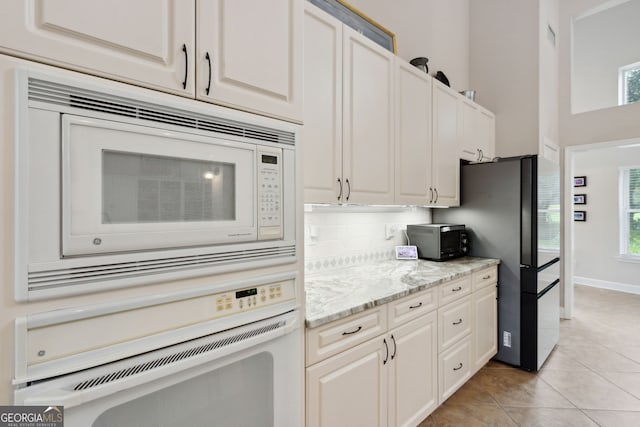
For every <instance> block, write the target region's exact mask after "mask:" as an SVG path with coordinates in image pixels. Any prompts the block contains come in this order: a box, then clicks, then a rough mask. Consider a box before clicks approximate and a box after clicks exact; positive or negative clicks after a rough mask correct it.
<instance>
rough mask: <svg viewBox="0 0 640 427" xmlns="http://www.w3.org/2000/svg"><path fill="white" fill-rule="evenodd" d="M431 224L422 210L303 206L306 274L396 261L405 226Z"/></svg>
mask: <svg viewBox="0 0 640 427" xmlns="http://www.w3.org/2000/svg"><path fill="white" fill-rule="evenodd" d="M430 222H431V210H430V209H428V208H421V207H382V206H381V207H376V206H320V205H305V214H304V250H305V255H304V260H305V273H307V274H312V273H316V272H318V271H321V270H327V269H334V268H340V267H347V266H351V265H357V264H363V263H368V262H375V261H379V260H383V259H391V258H395V247H396V246H397V245H404V244H406V243H407V238H406V236H405V233H404V230H405V229H406V225H407V224H424V223H430Z"/></svg>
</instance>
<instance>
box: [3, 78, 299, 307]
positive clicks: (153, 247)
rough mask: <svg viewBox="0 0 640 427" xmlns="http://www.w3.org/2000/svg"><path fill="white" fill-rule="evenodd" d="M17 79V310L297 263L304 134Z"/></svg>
mask: <svg viewBox="0 0 640 427" xmlns="http://www.w3.org/2000/svg"><path fill="white" fill-rule="evenodd" d="M76 76H77V75H75V74H71V73H69V74H66V73H64V72H62V71H61V72H59V73H55V74H44V73H40V72H36V71H33V70H30V69H22V70H18V71H17V72H16V74H15V84H16V94H17V96H16V111H17V117H16V121H17V124H18V132H16V135H17V137H16V141H15V148H16V160H17V161H16V197H17V200H16V206H17V211H16V216H15V217H16V226H15V247H16V254H17V256H16V265H15V272H16V273H15V274H16V277H15V287H16V289H15V290H16V292H15V295H16V300H18V301H25V300H37V299H43V298H51V297H60V296H64V295H69V294H78V293H85V292H95V291H100V290H105V289H111V288H118V287H126V286H133V285H140V284H145V283H151V282H158V281H161V280H174V279H178V278H184V277H189V276H195V275H206V274H212V273H221V272H228V271H233V270H244V269H249V268H258V267H265V266H271V265H276V264H285V263H293V262H295V261H296V246H295V221H296V219H295V217H296V209H295V157H296V154H295V145H296V137H297V131H298V126H295V125H293V124H289V123H284V122H280V121H277V120H272V119H268V118H263V117H258V116H255V115H252V114H247V113H243V112H239V111H235V110H230V109H227V108H222V107H217V106H212V105H209V104H204V103H201V102H197V101H193V100H185V99H179V98H177V97H175V96H171V95H165V94H161V93H156V92H152V91H147V90H142V89H139V88H131V87H128V86H127V85H123V84H117V83H113V82H107V81H105V80H102V79H97V78H90V77H82V78H81V79H79V78H78V77H76Z"/></svg>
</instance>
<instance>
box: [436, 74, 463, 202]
mask: <svg viewBox="0 0 640 427" xmlns="http://www.w3.org/2000/svg"><path fill="white" fill-rule="evenodd" d="M459 144H460V142H459V130H458V94H457V93H456V92H454V91H453V90H451V89H450V88H448V87H446V86H445V85H443V84H442V83H440V82H437V81H434V82H433V150H432V152H433V187H434V189H435V190H434V191H435V192H436V197H435V202H434V205H436V206H459V205H460V156H459V153H460V145H459Z"/></svg>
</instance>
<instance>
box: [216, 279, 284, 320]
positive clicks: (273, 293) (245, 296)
mask: <svg viewBox="0 0 640 427" xmlns="http://www.w3.org/2000/svg"><path fill="white" fill-rule="evenodd" d="M295 297H296V295H295V288H294V281H293V280H286V281H282V282H275V283H269V284H266V285H260V286H255V287H252V288H245V289H239V290H235V291H229V292H225V293H221V294H217V295H215V296H214V300H215V308H216V314H218V315H219V316H226V315H230V314H235V313H242V312H245V311H249V310H255V309H257V308H262V307H265V306H267V305H272V304H278V303H281V302H284V301H289V300H293V299H295Z"/></svg>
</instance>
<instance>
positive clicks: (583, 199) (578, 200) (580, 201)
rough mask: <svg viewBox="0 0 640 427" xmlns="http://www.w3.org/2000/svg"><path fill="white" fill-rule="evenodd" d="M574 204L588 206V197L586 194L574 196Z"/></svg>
mask: <svg viewBox="0 0 640 427" xmlns="http://www.w3.org/2000/svg"><path fill="white" fill-rule="evenodd" d="M573 204H574V205H586V204H587V195H586V194H574V195H573Z"/></svg>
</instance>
